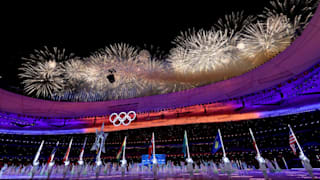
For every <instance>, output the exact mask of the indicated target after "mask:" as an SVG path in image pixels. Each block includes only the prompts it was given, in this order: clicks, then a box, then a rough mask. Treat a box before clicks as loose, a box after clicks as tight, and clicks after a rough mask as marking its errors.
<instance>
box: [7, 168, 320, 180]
mask: <svg viewBox="0 0 320 180" xmlns="http://www.w3.org/2000/svg"><path fill="white" fill-rule="evenodd" d="M313 174H314V176H315V179H320V169H316V170H314V171H313ZM268 176H269V179H285V180H295V179H312V178H311V177H310V176H309V174H308V173H307V172H306V171H304V170H303V169H300V170H283V171H282V172H278V173H268ZM231 178H232V179H236V180H263V179H264V177H263V174H262V173H261V172H260V171H258V170H251V171H247V172H245V171H238V172H237V173H233V174H232V175H231ZM1 179H30V176H19V175H16V176H1ZM33 179H47V177H46V176H35V177H34V178H33ZM50 179H129V180H138V179H155V178H154V177H153V176H152V174H141V175H126V176H124V177H122V176H121V175H120V174H119V175H112V176H108V175H103V174H101V175H100V176H99V177H98V178H96V177H95V176H85V177H80V178H79V177H76V176H72V177H69V176H68V177H66V178H63V177H62V176H54V175H53V176H51V177H50ZM156 179H159V180H180V179H181V180H182V179H198V180H206V179H221V180H224V179H228V176H227V175H226V174H203V173H195V174H194V176H193V177H192V178H190V177H189V174H188V173H184V174H177V175H175V176H170V177H168V176H166V175H165V174H159V175H158V178H156Z"/></svg>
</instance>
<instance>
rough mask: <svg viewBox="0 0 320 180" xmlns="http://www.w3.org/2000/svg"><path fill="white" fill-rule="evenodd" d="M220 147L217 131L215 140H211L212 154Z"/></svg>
mask: <svg viewBox="0 0 320 180" xmlns="http://www.w3.org/2000/svg"><path fill="white" fill-rule="evenodd" d="M221 147H222V142H221V140H220V135H219V132H218V133H217V135H216V138H215V140H214V141H213V147H212V151H211V152H212V154H214V153H216V152H217V151H218V150H219V149H220V148H221Z"/></svg>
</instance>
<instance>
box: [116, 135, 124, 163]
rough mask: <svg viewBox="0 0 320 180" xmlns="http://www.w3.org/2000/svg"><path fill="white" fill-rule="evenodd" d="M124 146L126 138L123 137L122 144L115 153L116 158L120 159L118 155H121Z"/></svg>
mask: <svg viewBox="0 0 320 180" xmlns="http://www.w3.org/2000/svg"><path fill="white" fill-rule="evenodd" d="M125 148H126V138H124V140H123V142H122V145H121V147H120V149H119V151H118V154H117V159H118V160H119V159H120V156H121V153H122V152H123V150H124V149H125Z"/></svg>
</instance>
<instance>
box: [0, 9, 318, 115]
mask: <svg viewBox="0 0 320 180" xmlns="http://www.w3.org/2000/svg"><path fill="white" fill-rule="evenodd" d="M319 47H320V8H319V7H318V9H317V10H316V12H315V14H314V16H313V18H312V19H311V21H310V22H309V24H308V26H307V27H306V29H305V30H304V31H303V33H302V35H301V36H300V37H298V38H297V39H296V40H295V41H294V42H293V43H292V44H291V45H290V46H289V47H288V48H287V49H286V50H285V51H283V52H281V53H280V54H279V55H277V56H276V57H275V58H273V59H271V60H270V61H268V62H267V63H265V64H263V65H261V66H259V67H257V68H256V69H254V70H252V71H250V72H247V73H245V74H243V75H241V76H238V77H234V78H231V79H229V80H225V81H220V82H217V83H214V84H210V85H207V86H203V87H198V88H194V89H190V90H185V91H181V92H176V93H170V94H164V95H155V96H147V97H140V98H132V99H124V100H116V101H104V102H58V101H47V100H41V99H36V98H31V97H26V96H23V95H19V94H15V93H12V92H8V91H6V90H3V89H0V111H1V112H9V113H16V114H24V115H30V116H40V117H79V116H98V115H105V114H111V113H112V112H120V111H130V110H134V111H136V112H149V111H157V110H161V109H170V108H177V107H184V106H190V105H196V104H204V103H208V102H213V101H218V100H224V99H229V98H234V97H239V96H243V95H246V94H250V93H253V92H256V91H260V90H263V89H266V88H269V87H272V86H274V85H276V84H279V83H281V82H284V81H286V80H288V79H289V78H291V77H293V76H295V75H297V74H299V73H301V72H303V71H305V70H306V69H308V68H309V67H311V66H312V65H314V64H316V63H317V62H319V60H320V48H319Z"/></svg>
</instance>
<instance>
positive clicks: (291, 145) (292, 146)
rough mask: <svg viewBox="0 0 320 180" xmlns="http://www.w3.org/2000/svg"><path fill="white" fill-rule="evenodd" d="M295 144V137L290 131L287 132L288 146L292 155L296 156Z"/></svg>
mask: <svg viewBox="0 0 320 180" xmlns="http://www.w3.org/2000/svg"><path fill="white" fill-rule="evenodd" d="M296 143H297V140H296V138H295V136H294V135H293V133H292V132H291V131H290V132H289V144H290V147H291V149H292V151H293V153H294V155H297V150H296V145H295V144H296Z"/></svg>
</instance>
